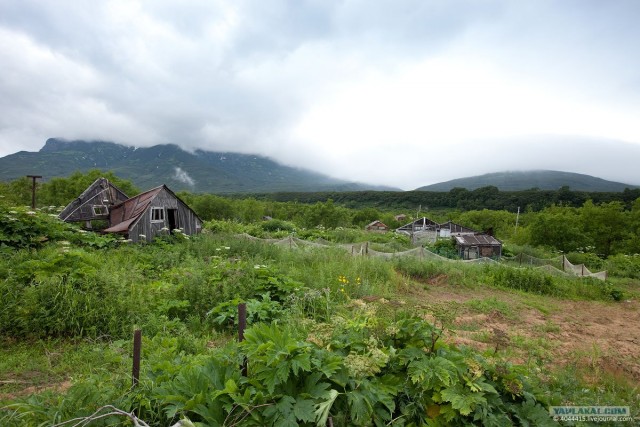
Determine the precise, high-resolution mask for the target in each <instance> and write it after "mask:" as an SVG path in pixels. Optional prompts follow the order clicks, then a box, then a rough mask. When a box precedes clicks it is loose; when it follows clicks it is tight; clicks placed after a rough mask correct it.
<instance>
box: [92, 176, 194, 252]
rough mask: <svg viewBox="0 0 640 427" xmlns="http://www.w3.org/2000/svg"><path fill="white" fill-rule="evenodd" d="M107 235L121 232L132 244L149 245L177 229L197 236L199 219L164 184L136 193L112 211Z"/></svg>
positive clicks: (106, 230)
mask: <svg viewBox="0 0 640 427" xmlns="http://www.w3.org/2000/svg"><path fill="white" fill-rule="evenodd" d="M109 222H110V226H109V228H107V229H105V230H104V231H105V232H107V233H121V234H123V235H126V236H128V238H129V239H131V240H132V241H133V242H139V241H147V242H150V241H151V240H153V238H154V237H155V236H158V235H166V234H169V233H172V232H173V231H174V230H176V229H180V230H181V232H182V233H184V234H186V235H192V234H196V233H199V232H200V231H201V230H202V220H201V219H200V218H199V217H198V215H196V213H195V212H194V211H193V210H191V208H189V206H187V204H186V203H184V202H183V201H182V200H180V198H179V197H178V196H176V195H175V193H174V192H173V191H171V190H170V189H169V188H168V187H167V186H166V185H161V186H160V187H156V188H153V189H151V190H149V191H145V192H144V193H141V194H138V195H137V196H135V197H132V198H130V199H128V200H125V201H123V202H121V203H119V204H117V205H115V206H113V207H112V208H111V211H110V213H109Z"/></svg>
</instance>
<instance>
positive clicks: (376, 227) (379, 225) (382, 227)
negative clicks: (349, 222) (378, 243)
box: [364, 220, 389, 232]
mask: <svg viewBox="0 0 640 427" xmlns="http://www.w3.org/2000/svg"><path fill="white" fill-rule="evenodd" d="M364 229H365V230H367V231H378V232H385V231H389V227H387V225H386V224H385V223H383V222H382V221H380V220H375V221H373V222H372V223H370V224H367V225H366V226H365V227H364Z"/></svg>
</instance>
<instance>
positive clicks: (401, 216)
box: [393, 214, 407, 222]
mask: <svg viewBox="0 0 640 427" xmlns="http://www.w3.org/2000/svg"><path fill="white" fill-rule="evenodd" d="M393 219H395V220H396V221H398V222H400V221H406V220H407V216H406V215H405V214H399V215H396V216H394V217H393Z"/></svg>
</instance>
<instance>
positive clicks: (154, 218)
mask: <svg viewBox="0 0 640 427" xmlns="http://www.w3.org/2000/svg"><path fill="white" fill-rule="evenodd" d="M156 213H158V214H157V215H156ZM150 215H151V222H164V217H165V215H164V208H154V207H152V208H151V212H150Z"/></svg>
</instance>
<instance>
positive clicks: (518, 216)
mask: <svg viewBox="0 0 640 427" xmlns="http://www.w3.org/2000/svg"><path fill="white" fill-rule="evenodd" d="M518 219H520V206H518V213H517V214H516V229H515V232H514V234H515V233H517V232H518Z"/></svg>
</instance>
